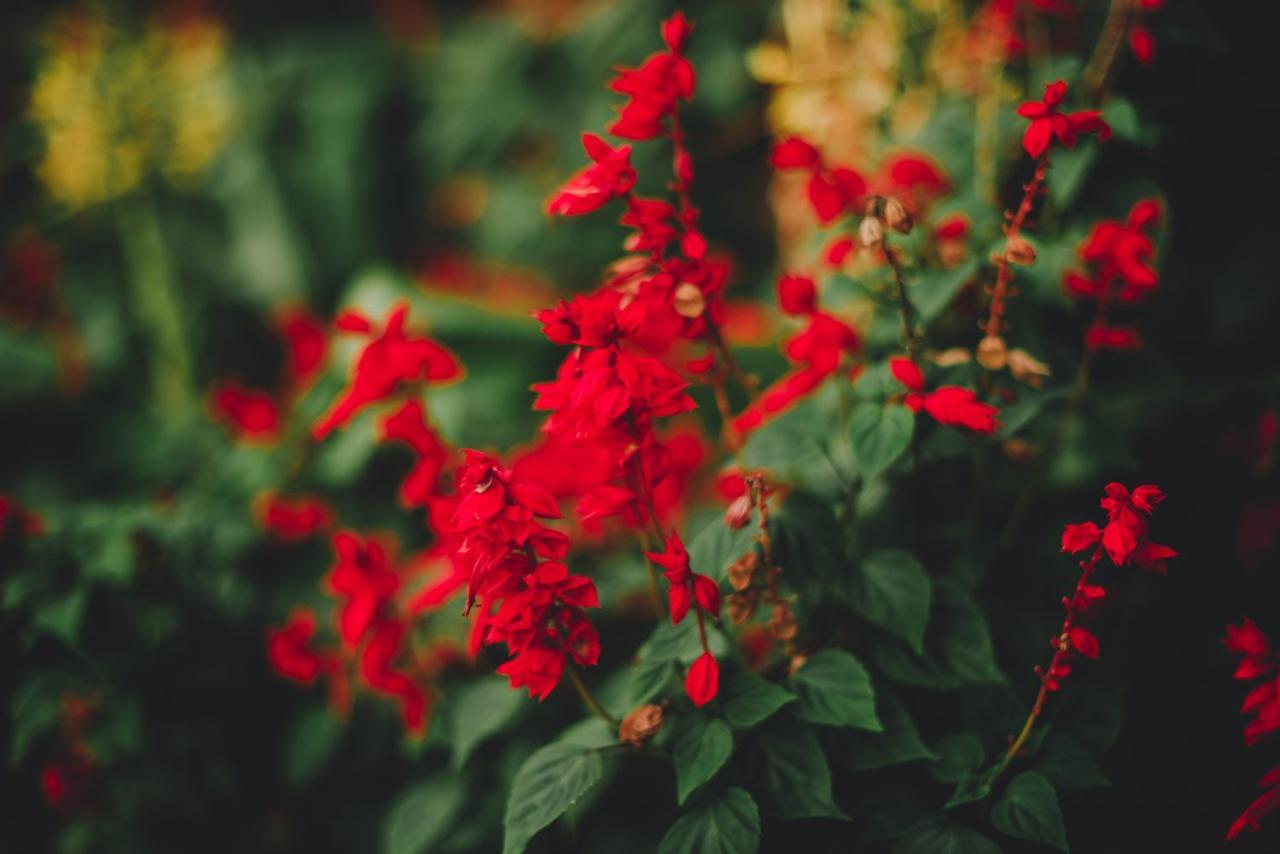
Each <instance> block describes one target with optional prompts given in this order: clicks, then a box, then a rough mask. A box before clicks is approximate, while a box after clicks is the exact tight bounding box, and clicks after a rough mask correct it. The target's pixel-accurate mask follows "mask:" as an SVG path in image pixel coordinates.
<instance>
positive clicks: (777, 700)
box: [720, 669, 796, 729]
mask: <svg viewBox="0 0 1280 854" xmlns="http://www.w3.org/2000/svg"><path fill="white" fill-rule="evenodd" d="M795 698H796V695H795V694H792V693H791V692H790V691H788V690H786V689H785V688H780V687H778V686H777V685H775V684H773V683H772V682H770V681H769V680H768V679H764V678H762V677H760V676H757V675H756V674H754V673H752V672H751V671H749V670H737V669H734V670H731V671H729V672H728V673H727V674H726V678H725V679H724V681H723V683H722V684H721V685H720V702H721V703H723V704H724V716H725V719H726V720H728V721H729V723H731V724H733V725H734V726H735V727H737V728H738V729H746V728H748V727H753V726H755V725H756V724H758V723H760V722H761V721H763V720H765V719H766V718H768V717H769V716H770V715H772V714H773V713H774V712H776V711H778V709H780V708H782V707H783V706H785V705H786V704H787V703H790V702H791V701H792V700H794V699H795Z"/></svg>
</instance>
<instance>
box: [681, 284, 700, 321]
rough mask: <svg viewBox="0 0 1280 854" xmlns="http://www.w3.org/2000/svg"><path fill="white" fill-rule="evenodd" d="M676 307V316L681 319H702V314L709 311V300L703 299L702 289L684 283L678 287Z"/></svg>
mask: <svg viewBox="0 0 1280 854" xmlns="http://www.w3.org/2000/svg"><path fill="white" fill-rule="evenodd" d="M674 307H675V310H676V314H678V315H680V316H681V317H689V318H693V317H702V312H704V311H706V309H707V300H706V298H705V297H703V295H702V289H701V288H699V287H698V286H697V285H694V284H690V283H689V282H683V283H681V284H680V285H679V286H677V287H676V293H675V306H674Z"/></svg>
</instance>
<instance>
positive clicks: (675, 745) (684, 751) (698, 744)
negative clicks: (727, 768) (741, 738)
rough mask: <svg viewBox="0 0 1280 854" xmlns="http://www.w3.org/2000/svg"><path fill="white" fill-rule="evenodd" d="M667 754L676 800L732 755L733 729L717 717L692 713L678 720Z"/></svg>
mask: <svg viewBox="0 0 1280 854" xmlns="http://www.w3.org/2000/svg"><path fill="white" fill-rule="evenodd" d="M671 751H672V753H673V754H674V757H675V766H676V801H677V802H679V803H684V802H685V799H686V798H687V797H689V793H690V792H692V791H693V790H694V789H696V788H698V787H699V786H701V785H702V784H703V783H705V782H707V781H708V780H710V779H711V778H712V777H714V776H715V773H716V772H717V771H719V770H720V768H721V766H723V765H724V763H725V762H727V761H728V760H729V757H730V756H731V755H732V754H733V730H731V729H729V725H728V724H727V723H725V722H724V721H722V720H720V719H719V718H713V717H711V716H710V715H707V714H705V713H704V712H694V713H693V714H691V715H688V716H687V717H685V718H684V719H683V720H681V721H680V723H679V725H678V726H677V728H676V731H675V733H674V736H673V741H672V745H671Z"/></svg>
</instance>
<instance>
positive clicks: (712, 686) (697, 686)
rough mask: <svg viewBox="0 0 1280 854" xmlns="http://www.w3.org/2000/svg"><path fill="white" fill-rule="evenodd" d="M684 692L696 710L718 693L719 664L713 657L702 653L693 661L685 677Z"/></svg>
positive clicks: (708, 653) (707, 653)
mask: <svg viewBox="0 0 1280 854" xmlns="http://www.w3.org/2000/svg"><path fill="white" fill-rule="evenodd" d="M684 690H685V693H686V694H688V695H689V699H690V700H692V701H693V705H694V706H697V707H698V708H701V707H702V706H705V705H706V704H707V703H710V702H711V701H712V700H713V699H715V696H716V694H718V693H719V692H720V663H719V662H718V661H716V657H715V656H714V655H712V654H711V653H710V652H704V653H702V655H700V656H698V657H697V658H696V659H694V661H693V664H690V665H689V672H688V674H686V675H685V679H684Z"/></svg>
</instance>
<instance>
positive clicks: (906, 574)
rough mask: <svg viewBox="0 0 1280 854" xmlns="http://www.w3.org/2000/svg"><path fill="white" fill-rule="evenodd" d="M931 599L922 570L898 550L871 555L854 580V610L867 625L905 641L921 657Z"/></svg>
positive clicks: (927, 579)
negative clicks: (877, 627) (878, 627)
mask: <svg viewBox="0 0 1280 854" xmlns="http://www.w3.org/2000/svg"><path fill="white" fill-rule="evenodd" d="M932 596H933V594H932V587H931V585H930V584H929V576H928V575H926V574H925V571H924V568H923V567H922V566H920V562H919V561H918V560H916V559H915V557H914V556H913V555H911V553H910V552H906V551H902V550H901V549H883V550H881V551H878V552H873V553H872V554H871V555H869V556H868V557H867V558H866V560H864V561H863V562H862V566H861V567H859V571H858V574H857V575H856V576H855V577H854V588H853V602H854V608H855V610H857V612H858V613H859V614H860V615H861V616H863V617H864V618H866V620H867V621H868V622H871V623H875V624H876V625H877V626H880V627H881V628H882V629H884V630H885V631H888V632H890V633H892V634H894V635H896V636H897V637H899V638H901V639H902V640H904V641H906V642H907V644H908V645H910V647H911V649H912V650H913V651H914V652H916V653H917V654H919V655H923V654H924V635H925V628H926V627H927V626H928V623H929V608H930V605H931V602H932Z"/></svg>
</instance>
